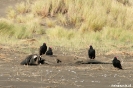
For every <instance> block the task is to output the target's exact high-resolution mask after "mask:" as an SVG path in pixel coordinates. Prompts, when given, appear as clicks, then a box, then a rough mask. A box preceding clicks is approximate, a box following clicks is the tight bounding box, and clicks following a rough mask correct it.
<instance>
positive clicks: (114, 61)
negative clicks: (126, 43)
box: [112, 57, 122, 69]
mask: <svg viewBox="0 0 133 88" xmlns="http://www.w3.org/2000/svg"><path fill="white" fill-rule="evenodd" d="M112 63H113V66H114V67H115V68H119V69H122V66H121V62H120V60H118V59H117V57H114V59H113V61H112Z"/></svg>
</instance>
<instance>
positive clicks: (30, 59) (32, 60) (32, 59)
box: [20, 54, 39, 65]
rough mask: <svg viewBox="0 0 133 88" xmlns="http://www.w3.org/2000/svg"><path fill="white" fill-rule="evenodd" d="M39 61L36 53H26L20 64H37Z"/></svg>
mask: <svg viewBox="0 0 133 88" xmlns="http://www.w3.org/2000/svg"><path fill="white" fill-rule="evenodd" d="M38 63H39V56H38V55H37V54H31V55H28V56H27V57H26V58H25V60H23V61H22V62H21V63H20V64H21V65H38Z"/></svg>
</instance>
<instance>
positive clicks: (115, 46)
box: [0, 0, 133, 53]
mask: <svg viewBox="0 0 133 88" xmlns="http://www.w3.org/2000/svg"><path fill="white" fill-rule="evenodd" d="M132 6H133V5H132V1H131V0H129V1H128V2H126V0H123V1H122V2H121V1H120V0H99V1H97V0H89V1H86V0H74V1H73V0H57V1H55V0H48V1H47V0H36V1H33V2H32V3H31V1H29V0H28V1H26V2H21V3H19V4H17V5H16V6H15V8H14V9H13V8H12V7H9V9H8V10H7V17H8V18H7V19H4V20H2V21H1V22H0V25H2V26H1V27H0V33H1V35H2V36H3V35H4V36H5V35H6V36H7V37H6V38H7V39H8V37H13V38H15V39H16V40H17V39H26V38H31V39H32V38H35V39H36V40H39V41H38V46H40V45H41V44H42V42H44V41H45V42H47V43H48V44H49V45H51V46H59V45H60V46H61V47H62V46H65V47H69V49H68V50H70V51H72V50H75V49H78V50H79V49H85V48H88V45H90V44H91V45H93V46H94V47H96V49H97V50H98V52H103V53H106V52H109V51H112V50H114V51H115V50H116V51H117V50H118V51H121V50H124V49H122V48H120V47H119V46H124V47H125V46H126V47H127V49H126V50H127V51H129V50H130V51H131V52H132V51H133V49H132V42H133V41H132V38H133V36H132V31H133V30H132V29H133V26H132V23H133V18H132V15H133V10H132ZM9 20H10V21H9ZM42 22H43V23H44V24H43V26H41V25H40V24H42ZM7 39H5V40H3V41H1V42H7ZM8 43H9V42H8ZM70 48H72V49H70Z"/></svg>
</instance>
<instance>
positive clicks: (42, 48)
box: [39, 43, 47, 55]
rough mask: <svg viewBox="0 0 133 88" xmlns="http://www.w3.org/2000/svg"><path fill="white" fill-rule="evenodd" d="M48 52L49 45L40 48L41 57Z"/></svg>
mask: <svg viewBox="0 0 133 88" xmlns="http://www.w3.org/2000/svg"><path fill="white" fill-rule="evenodd" d="M46 51H47V45H46V43H43V45H42V46H40V50H39V55H43V54H45V52H46Z"/></svg>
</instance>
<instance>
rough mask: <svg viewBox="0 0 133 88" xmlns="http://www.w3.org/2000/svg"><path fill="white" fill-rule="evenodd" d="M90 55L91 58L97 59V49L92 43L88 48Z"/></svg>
mask: <svg viewBox="0 0 133 88" xmlns="http://www.w3.org/2000/svg"><path fill="white" fill-rule="evenodd" d="M88 56H89V58H90V59H95V49H93V47H92V45H90V48H89V50H88Z"/></svg>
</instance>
